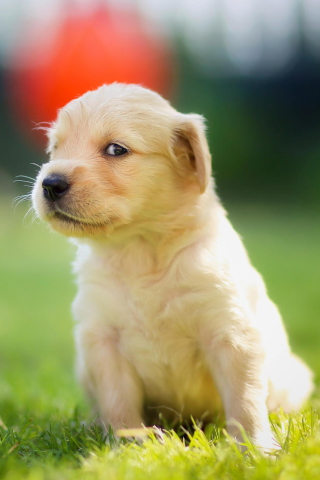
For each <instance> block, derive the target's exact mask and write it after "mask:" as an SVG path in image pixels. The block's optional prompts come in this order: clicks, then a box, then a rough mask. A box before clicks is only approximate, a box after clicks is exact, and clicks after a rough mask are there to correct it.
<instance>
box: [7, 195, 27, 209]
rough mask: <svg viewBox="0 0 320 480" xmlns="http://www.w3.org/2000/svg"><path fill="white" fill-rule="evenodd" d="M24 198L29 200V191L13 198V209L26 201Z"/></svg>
mask: <svg viewBox="0 0 320 480" xmlns="http://www.w3.org/2000/svg"><path fill="white" fill-rule="evenodd" d="M26 200H31V193H27V194H25V195H19V196H18V197H16V198H14V199H13V202H12V203H13V205H14V206H15V209H16V208H17V206H18V205H20V203H22V202H24V201H26Z"/></svg>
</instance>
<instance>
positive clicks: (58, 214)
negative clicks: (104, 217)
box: [50, 210, 90, 225]
mask: <svg viewBox="0 0 320 480" xmlns="http://www.w3.org/2000/svg"><path fill="white" fill-rule="evenodd" d="M50 219H56V220H60V221H62V222H66V223H72V224H78V225H88V224H90V222H88V221H86V220H84V219H83V218H79V217H75V216H74V215H71V214H70V213H67V212H63V211H61V210H55V211H54V212H52V214H51V215H50Z"/></svg>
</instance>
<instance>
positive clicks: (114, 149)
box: [104, 143, 128, 157]
mask: <svg viewBox="0 0 320 480" xmlns="http://www.w3.org/2000/svg"><path fill="white" fill-rule="evenodd" d="M104 152H105V153H106V154H107V155H112V156H113V157H119V156H121V155H124V154H125V153H128V149H127V148H125V147H123V146H122V145H118V144H117V143H110V145H108V146H107V148H105V150H104Z"/></svg>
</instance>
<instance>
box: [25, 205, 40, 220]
mask: <svg viewBox="0 0 320 480" xmlns="http://www.w3.org/2000/svg"><path fill="white" fill-rule="evenodd" d="M31 214H32V215H33V216H32V217H31V219H30V220H31V223H34V222H35V220H37V218H38V217H37V214H36V212H35V211H34V209H33V206H32V205H31V206H30V207H29V208H28V211H27V212H26V214H25V215H24V217H23V222H26V221H27V220H28V217H29V215H31Z"/></svg>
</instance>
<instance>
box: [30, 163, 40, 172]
mask: <svg viewBox="0 0 320 480" xmlns="http://www.w3.org/2000/svg"><path fill="white" fill-rule="evenodd" d="M30 165H34V166H35V167H38V168H39V170H40V168H41V165H38V164H37V163H33V162H32V163H30Z"/></svg>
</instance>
